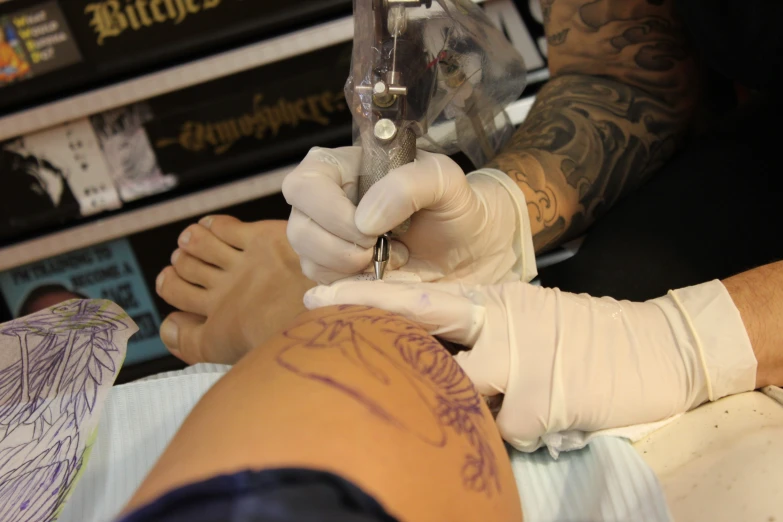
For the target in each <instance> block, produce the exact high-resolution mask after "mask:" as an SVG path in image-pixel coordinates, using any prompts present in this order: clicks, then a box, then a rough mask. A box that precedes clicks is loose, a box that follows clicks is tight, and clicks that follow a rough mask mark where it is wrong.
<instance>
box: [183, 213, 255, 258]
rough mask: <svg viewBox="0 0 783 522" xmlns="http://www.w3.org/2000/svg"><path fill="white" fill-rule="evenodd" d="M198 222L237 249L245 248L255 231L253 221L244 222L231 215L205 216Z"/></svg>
mask: <svg viewBox="0 0 783 522" xmlns="http://www.w3.org/2000/svg"><path fill="white" fill-rule="evenodd" d="M261 223H263V222H261ZM199 224H200V225H202V226H203V227H204V228H206V229H207V230H209V231H210V232H212V233H213V234H215V237H217V238H218V239H220V240H221V241H223V242H224V243H226V244H228V245H231V246H232V247H234V248H236V249H238V250H247V247H248V245H250V243H251V241H253V236H254V235H255V233H256V230H255V229H254V227H253V225H254V224H255V223H244V222H242V221H240V220H238V219H237V218H235V217H232V216H207V217H205V218H204V219H202V220H201V221H199Z"/></svg>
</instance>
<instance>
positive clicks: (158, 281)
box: [155, 272, 166, 292]
mask: <svg viewBox="0 0 783 522" xmlns="http://www.w3.org/2000/svg"><path fill="white" fill-rule="evenodd" d="M165 279H166V273H165V272H161V273H160V274H159V275H158V278H157V279H156V280H155V288H156V289H157V290H158V292H160V289H161V288H162V287H163V281H164V280H165Z"/></svg>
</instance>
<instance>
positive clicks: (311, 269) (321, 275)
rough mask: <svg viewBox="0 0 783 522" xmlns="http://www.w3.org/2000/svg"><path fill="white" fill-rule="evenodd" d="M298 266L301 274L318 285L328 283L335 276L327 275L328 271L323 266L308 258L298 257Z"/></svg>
mask: <svg viewBox="0 0 783 522" xmlns="http://www.w3.org/2000/svg"><path fill="white" fill-rule="evenodd" d="M299 266H300V267H301V269H302V274H303V275H304V276H305V277H306V278H307V279H309V280H310V281H313V282H315V283H318V284H319V285H328V284H331V283H333V282H334V281H335V279H336V278H334V277H329V274H330V272H328V271H327V270H324V268H323V267H322V266H320V265H318V264H317V263H314V262H312V261H311V260H309V259H300V260H299Z"/></svg>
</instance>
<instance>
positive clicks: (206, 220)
mask: <svg viewBox="0 0 783 522" xmlns="http://www.w3.org/2000/svg"><path fill="white" fill-rule="evenodd" d="M214 220H215V218H213V217H212V216H207V217H205V218H203V219H202V220H201V221H199V224H200V225H201V226H202V227H204V228H206V229H210V228H212V222H213V221H214Z"/></svg>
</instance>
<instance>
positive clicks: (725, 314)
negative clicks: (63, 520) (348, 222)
mask: <svg viewBox="0 0 783 522" xmlns="http://www.w3.org/2000/svg"><path fill="white" fill-rule="evenodd" d="M336 304H357V305H369V306H374V307H377V308H382V309H385V310H389V311H392V312H397V313H399V314H401V315H403V316H405V317H408V318H409V319H412V320H414V321H416V322H418V323H420V324H421V325H422V326H424V328H426V329H427V330H428V331H429V332H430V333H431V334H433V335H436V336H439V337H441V338H443V339H446V340H449V341H452V342H456V343H459V344H461V345H463V346H467V347H469V348H472V350H471V351H468V352H463V353H460V354H458V355H457V356H456V357H455V358H456V360H457V361H458V362H459V364H460V365H461V366H462V368H463V369H464V370H465V372H466V374H467V375H468V376H469V377H470V379H471V380H472V381H473V383H474V384H475V385H476V387H477V389H478V390H479V392H480V393H482V394H484V395H486V396H493V395H497V394H504V395H505V397H504V399H503V406H502V408H501V410H500V412H499V414H498V417H497V424H498V427H499V429H500V432H501V435H502V436H503V438H504V439H505V440H506V441H508V442H509V443H510V444H511V445H513V446H514V447H516V448H517V449H519V450H521V451H534V450H536V449H538V448H539V447H541V446H542V438H543V440H545V439H546V438H547V436H548V435H550V434H556V433H565V432H571V431H574V430H576V431H584V432H592V431H597V430H601V429H607V428H616V427H623V426H631V425H635V424H641V423H648V422H654V421H659V420H663V419H666V418H669V417H671V416H673V415H676V414H679V413H682V412H685V411H688V410H690V409H692V408H695V407H696V406H698V405H700V404H702V403H703V402H705V401H707V400H717V399H720V398H721V397H724V396H726V395H730V394H734V393H739V392H745V391H749V390H752V389H753V388H754V387H755V381H756V366H757V362H756V358H755V356H754V354H753V350H752V348H751V345H750V340H749V338H748V334H747V332H746V330H745V326H744V324H743V323H742V319H741V317H740V314H739V311H738V310H737V308H736V306H735V305H734V302H733V301H732V300H731V297H730V296H729V293H728V291H727V290H726V288H725V287H724V286H723V284H721V283H720V282H717V281H715V282H711V283H707V284H704V285H700V286H695V287H690V288H686V289H682V290H677V291H676V292H671V293H670V294H669V295H668V296H666V297H662V298H660V299H656V300H653V301H648V302H645V303H631V302H627V301H624V302H618V301H615V300H613V299H609V298H594V297H589V296H586V295H575V294H568V293H564V292H560V291H559V290H557V289H547V288H540V287H536V286H532V285H528V284H525V283H507V284H503V285H494V286H465V285H460V284H413V285H411V284H391V283H385V282H342V283H337V284H335V285H333V286H332V287H324V286H321V287H317V288H314V289H313V290H311V291H310V292H308V294H307V295H306V296H305V305H306V306H307V307H308V308H317V307H322V306H328V305H336Z"/></svg>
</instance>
